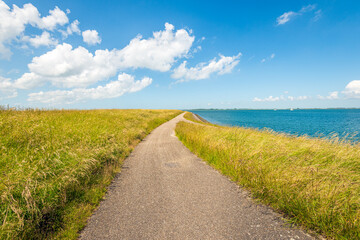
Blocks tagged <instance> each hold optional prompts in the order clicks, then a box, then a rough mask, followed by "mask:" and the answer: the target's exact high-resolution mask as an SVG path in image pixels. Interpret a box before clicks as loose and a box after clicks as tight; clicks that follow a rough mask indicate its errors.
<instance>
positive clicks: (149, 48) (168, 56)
mask: <svg viewBox="0 0 360 240" xmlns="http://www.w3.org/2000/svg"><path fill="white" fill-rule="evenodd" d="M194 39H195V37H194V36H191V35H190V32H188V31H186V30H185V29H179V30H177V31H176V32H174V26H173V25H171V24H169V23H165V30H164V31H159V32H154V33H153V37H152V38H148V39H142V36H138V37H136V38H134V39H132V40H131V41H130V43H129V45H127V46H126V47H125V48H123V49H122V50H120V51H119V53H118V56H119V60H120V62H121V63H122V65H123V66H124V67H131V68H148V69H151V70H157V71H161V72H166V71H169V70H170V68H171V66H172V65H173V63H174V62H175V60H176V59H177V58H181V57H184V56H186V54H187V53H188V52H189V50H190V48H191V46H192V44H193V42H194Z"/></svg>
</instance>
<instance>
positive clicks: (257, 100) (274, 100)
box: [253, 96, 280, 102]
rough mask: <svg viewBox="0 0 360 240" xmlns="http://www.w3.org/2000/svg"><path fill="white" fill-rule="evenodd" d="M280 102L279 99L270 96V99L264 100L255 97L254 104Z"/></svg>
mask: <svg viewBox="0 0 360 240" xmlns="http://www.w3.org/2000/svg"><path fill="white" fill-rule="evenodd" d="M279 100H280V98H279V97H273V96H269V97H267V98H263V99H261V98H258V97H255V98H254V99H253V101H254V102H277V101H279Z"/></svg>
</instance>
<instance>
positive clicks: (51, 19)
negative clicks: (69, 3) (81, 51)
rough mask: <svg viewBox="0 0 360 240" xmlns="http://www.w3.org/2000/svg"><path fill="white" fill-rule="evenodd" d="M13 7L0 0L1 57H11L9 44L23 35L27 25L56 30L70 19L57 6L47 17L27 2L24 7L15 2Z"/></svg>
mask: <svg viewBox="0 0 360 240" xmlns="http://www.w3.org/2000/svg"><path fill="white" fill-rule="evenodd" d="M12 7H13V8H12V9H11V8H10V7H9V6H8V5H7V4H6V3H5V2H4V1H2V0H0V57H2V58H5V59H9V58H10V56H11V50H10V49H9V47H8V46H7V45H8V44H10V43H11V42H12V41H13V40H15V39H16V38H18V37H20V36H21V35H23V33H24V31H25V28H26V25H28V24H30V25H32V26H33V27H37V28H40V29H46V30H51V31H52V30H54V29H55V28H56V26H57V25H61V26H62V25H64V24H66V23H67V22H68V21H69V20H68V18H67V16H66V14H65V13H64V12H63V11H62V10H60V9H59V8H58V7H55V9H54V10H50V11H49V15H48V16H46V17H42V18H41V17H40V13H39V11H38V10H37V8H36V7H34V6H33V5H32V4H30V3H28V4H25V5H24V6H23V7H22V8H20V7H18V6H16V5H15V4H14V5H13V6H12Z"/></svg>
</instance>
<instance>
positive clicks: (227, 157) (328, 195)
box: [176, 122, 360, 239]
mask: <svg viewBox="0 0 360 240" xmlns="http://www.w3.org/2000/svg"><path fill="white" fill-rule="evenodd" d="M176 134H177V135H178V137H179V138H180V140H181V141H182V142H183V143H184V144H185V146H187V147H188V148H189V149H190V150H191V151H192V152H194V153H196V154H197V155H198V156H199V157H201V158H203V159H204V160H206V161H207V162H208V163H209V164H210V165H212V166H213V167H215V168H217V169H219V170H220V171H221V172H222V173H224V174H225V175H228V176H230V177H231V178H232V179H233V180H234V181H236V182H237V183H239V184H240V185H242V186H244V187H245V188H247V189H249V190H250V191H251V193H252V195H253V196H254V197H255V198H258V199H261V200H262V201H263V202H264V203H266V204H269V205H271V206H272V207H273V208H275V209H277V210H279V211H281V212H283V213H284V214H285V215H287V216H289V217H290V219H291V220H292V221H293V222H296V223H299V224H302V225H303V226H305V227H307V228H309V229H312V230H315V231H316V232H318V233H320V234H323V235H325V236H327V237H329V238H335V239H360V145H359V144H350V143H347V142H345V141H341V140H339V139H337V138H334V139H332V140H326V139H320V138H307V137H294V136H290V135H286V134H279V133H275V132H272V131H268V130H264V131H258V130H254V129H246V128H234V127H220V126H218V127H214V126H209V125H201V124H192V123H186V122H180V123H178V125H177V127H176Z"/></svg>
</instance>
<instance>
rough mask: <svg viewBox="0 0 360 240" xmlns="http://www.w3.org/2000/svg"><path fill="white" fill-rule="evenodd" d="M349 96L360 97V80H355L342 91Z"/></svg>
mask: <svg viewBox="0 0 360 240" xmlns="http://www.w3.org/2000/svg"><path fill="white" fill-rule="evenodd" d="M342 93H343V94H345V96H346V97H347V98H360V80H353V81H351V82H350V83H349V84H348V85H346V87H345V90H344V91H343V92H342Z"/></svg>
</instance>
